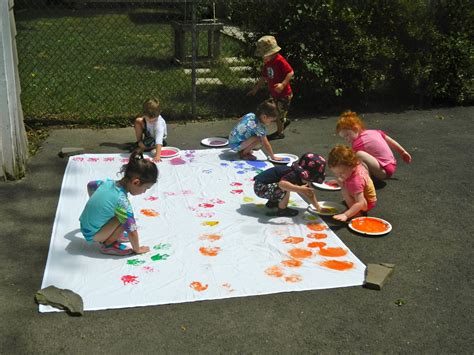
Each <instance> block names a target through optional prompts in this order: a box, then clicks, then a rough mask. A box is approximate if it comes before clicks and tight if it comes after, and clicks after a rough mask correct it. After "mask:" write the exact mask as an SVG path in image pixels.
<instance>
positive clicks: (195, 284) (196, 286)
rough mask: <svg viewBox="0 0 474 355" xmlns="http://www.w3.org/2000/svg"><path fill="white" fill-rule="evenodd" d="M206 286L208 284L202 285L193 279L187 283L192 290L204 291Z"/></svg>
mask: <svg viewBox="0 0 474 355" xmlns="http://www.w3.org/2000/svg"><path fill="white" fill-rule="evenodd" d="M208 286H209V285H208V284H206V285H203V284H202V283H200V282H199V281H193V282H191V283H190V284H189V287H191V288H192V289H193V290H194V291H198V292H202V291H206V290H207V288H208Z"/></svg>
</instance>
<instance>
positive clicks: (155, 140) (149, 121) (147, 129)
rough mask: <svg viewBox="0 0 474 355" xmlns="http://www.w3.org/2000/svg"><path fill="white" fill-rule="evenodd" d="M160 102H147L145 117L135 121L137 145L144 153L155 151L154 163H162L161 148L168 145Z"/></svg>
mask: <svg viewBox="0 0 474 355" xmlns="http://www.w3.org/2000/svg"><path fill="white" fill-rule="evenodd" d="M160 113H161V108H160V100H158V99H157V98H154V99H149V100H146V101H145V103H144V104H143V116H142V117H137V118H136V119H135V126H134V128H135V136H136V138H137V143H136V145H137V146H138V148H140V149H141V150H142V151H150V150H151V151H153V150H154V155H155V156H154V157H153V161H154V162H160V161H161V148H162V147H163V146H164V145H166V141H165V138H166V135H167V134H168V132H167V129H166V122H165V120H164V119H163V117H161V115H160Z"/></svg>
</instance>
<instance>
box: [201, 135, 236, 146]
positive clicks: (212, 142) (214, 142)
mask: <svg viewBox="0 0 474 355" xmlns="http://www.w3.org/2000/svg"><path fill="white" fill-rule="evenodd" d="M201 144H202V145H205V146H206V147H225V146H226V145H227V144H229V140H228V139H227V138H223V137H209V138H204V139H203V140H202V141H201Z"/></svg>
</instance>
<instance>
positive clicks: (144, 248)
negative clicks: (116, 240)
mask: <svg viewBox="0 0 474 355" xmlns="http://www.w3.org/2000/svg"><path fill="white" fill-rule="evenodd" d="M149 251H150V247H147V246H141V247H140V248H138V250H134V252H135V254H145V253H148V252H149Z"/></svg>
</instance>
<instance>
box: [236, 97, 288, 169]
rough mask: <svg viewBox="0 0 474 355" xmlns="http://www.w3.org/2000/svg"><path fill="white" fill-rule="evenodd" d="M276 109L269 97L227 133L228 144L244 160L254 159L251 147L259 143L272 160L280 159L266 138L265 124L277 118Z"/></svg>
mask: <svg viewBox="0 0 474 355" xmlns="http://www.w3.org/2000/svg"><path fill="white" fill-rule="evenodd" d="M277 116H278V111H277V108H276V106H275V103H274V102H273V101H272V100H271V99H269V100H266V101H264V102H262V103H261V104H260V105H259V106H258V107H257V111H256V113H255V114H254V113H248V114H246V115H245V116H243V117H242V118H241V120H240V121H239V123H237V125H236V126H235V127H234V128H233V129H232V131H231V132H230V135H229V146H230V147H231V148H232V149H233V150H237V151H238V152H239V156H240V158H241V159H244V160H256V159H257V158H256V157H255V155H253V154H252V149H253V148H254V147H256V146H257V145H258V144H261V145H262V146H263V148H264V149H265V150H266V152H267V153H268V155H269V156H270V158H271V159H273V160H281V159H282V158H279V157H276V156H275V155H274V154H273V150H272V146H271V145H270V143H269V142H268V139H267V130H266V128H265V126H267V125H269V124H270V123H271V122H274V121H275V120H276V119H277Z"/></svg>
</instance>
